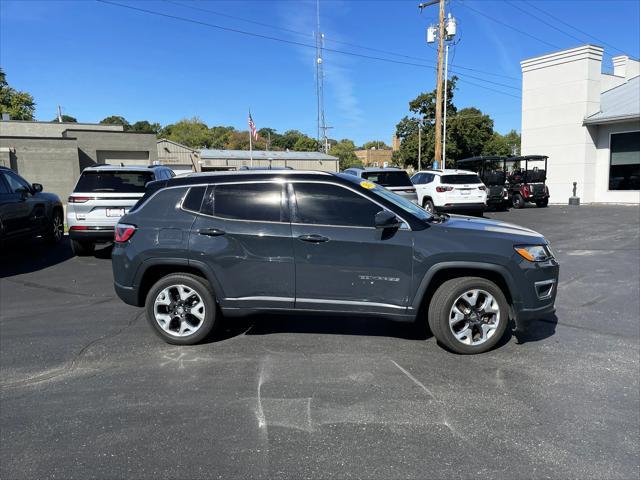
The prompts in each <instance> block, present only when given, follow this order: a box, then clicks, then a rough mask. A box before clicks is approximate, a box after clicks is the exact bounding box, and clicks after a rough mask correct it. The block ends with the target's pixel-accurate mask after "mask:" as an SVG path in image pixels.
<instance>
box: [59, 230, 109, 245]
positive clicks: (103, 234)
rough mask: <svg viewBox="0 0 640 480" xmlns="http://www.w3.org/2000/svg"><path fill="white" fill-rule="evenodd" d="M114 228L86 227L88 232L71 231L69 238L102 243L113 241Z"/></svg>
mask: <svg viewBox="0 0 640 480" xmlns="http://www.w3.org/2000/svg"><path fill="white" fill-rule="evenodd" d="M113 232H114V229H113V227H86V230H74V229H73V227H72V228H70V229H69V237H71V238H72V239H74V240H84V241H92V242H96V243H100V242H112V241H113Z"/></svg>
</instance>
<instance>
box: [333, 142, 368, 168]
mask: <svg viewBox="0 0 640 480" xmlns="http://www.w3.org/2000/svg"><path fill="white" fill-rule="evenodd" d="M355 150H356V146H355V144H354V143H353V142H352V141H351V140H349V139H347V138H343V139H342V140H340V141H339V142H337V143H336V144H335V145H332V146H331V150H329V155H333V156H334V157H338V159H339V160H340V170H344V169H345V168H351V167H362V162H361V161H360V160H359V159H358V157H356V154H355Z"/></svg>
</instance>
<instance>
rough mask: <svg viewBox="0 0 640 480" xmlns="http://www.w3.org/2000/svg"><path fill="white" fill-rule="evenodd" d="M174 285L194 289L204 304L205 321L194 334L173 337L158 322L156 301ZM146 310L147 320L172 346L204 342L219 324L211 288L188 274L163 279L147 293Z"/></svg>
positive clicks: (171, 275) (196, 277) (177, 274)
mask: <svg viewBox="0 0 640 480" xmlns="http://www.w3.org/2000/svg"><path fill="white" fill-rule="evenodd" d="M173 285H184V286H186V287H188V288H190V289H192V290H193V291H194V292H195V293H196V294H197V295H198V296H199V297H200V298H201V299H202V302H203V303H204V319H203V320H202V323H201V325H200V327H199V328H198V329H197V330H196V331H195V332H194V333H192V334H189V335H186V336H182V337H181V336H177V335H171V334H170V333H168V332H166V331H165V330H163V329H162V327H161V326H160V324H159V323H158V321H156V317H155V311H154V308H155V307H154V304H155V300H156V298H157V297H158V295H159V294H160V292H162V291H163V290H164V289H166V288H167V287H171V286H173ZM145 310H146V313H147V320H148V321H149V324H150V325H151V328H153V331H154V332H156V334H158V335H159V336H160V338H162V339H163V340H164V341H165V342H167V343H170V344H172V345H194V344H196V343H198V342H201V341H202V340H204V339H205V338H206V337H207V336H208V335H209V334H210V333H211V331H212V330H213V329H214V326H216V324H217V323H218V322H217V320H218V311H217V305H216V301H215V296H214V293H213V291H212V290H211V287H210V286H209V284H208V283H207V282H206V280H203V279H202V278H200V277H198V276H196V275H190V274H187V273H173V274H170V275H167V276H165V277H162V278H161V279H160V280H158V281H157V282H156V283H155V284H154V285H153V286H152V287H151V289H150V290H149V293H147V298H146V300H145Z"/></svg>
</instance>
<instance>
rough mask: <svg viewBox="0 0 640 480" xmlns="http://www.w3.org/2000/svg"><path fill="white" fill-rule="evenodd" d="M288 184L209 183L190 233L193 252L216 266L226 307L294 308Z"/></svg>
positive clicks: (208, 264) (191, 251)
mask: <svg viewBox="0 0 640 480" xmlns="http://www.w3.org/2000/svg"><path fill="white" fill-rule="evenodd" d="M284 190H285V184H284V183H283V182H275V181H255V182H233V183H221V184H216V185H211V186H209V187H208V189H207V192H206V194H205V198H204V201H203V204H202V210H201V212H202V213H201V214H200V215H198V216H197V218H196V219H195V221H194V224H193V226H192V229H191V234H190V236H189V248H190V258H191V259H193V260H194V261H198V262H205V263H206V264H207V266H209V268H211V270H212V271H213V272H214V274H215V276H216V278H217V280H218V282H219V284H220V286H221V288H222V290H223V298H221V299H220V301H221V302H223V304H224V306H225V307H226V308H293V305H294V289H295V282H294V275H295V269H294V268H295V267H294V258H293V245H292V240H291V223H290V221H289V209H288V204H287V201H286V196H285V195H284V193H283V192H284Z"/></svg>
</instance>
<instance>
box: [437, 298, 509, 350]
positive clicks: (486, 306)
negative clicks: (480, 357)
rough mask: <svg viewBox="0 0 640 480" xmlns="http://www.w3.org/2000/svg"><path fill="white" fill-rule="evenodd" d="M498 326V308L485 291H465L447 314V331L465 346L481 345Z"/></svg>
mask: <svg viewBox="0 0 640 480" xmlns="http://www.w3.org/2000/svg"><path fill="white" fill-rule="evenodd" d="M499 324H500V306H499V305H498V301H497V300H496V299H495V298H494V297H493V295H491V294H490V293H489V292H487V291H486V290H480V289H472V290H467V291H466V292H464V293H463V294H462V295H460V296H459V297H458V298H457V299H456V301H455V302H453V305H452V307H451V311H450V313H449V329H450V330H451V333H452V334H453V336H454V338H455V339H456V340H458V341H459V342H460V343H463V344H465V345H471V346H477V345H481V344H483V343H484V342H486V341H487V340H489V339H490V338H491V337H492V336H493V335H494V334H495V332H496V330H497V328H498V325H499Z"/></svg>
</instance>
